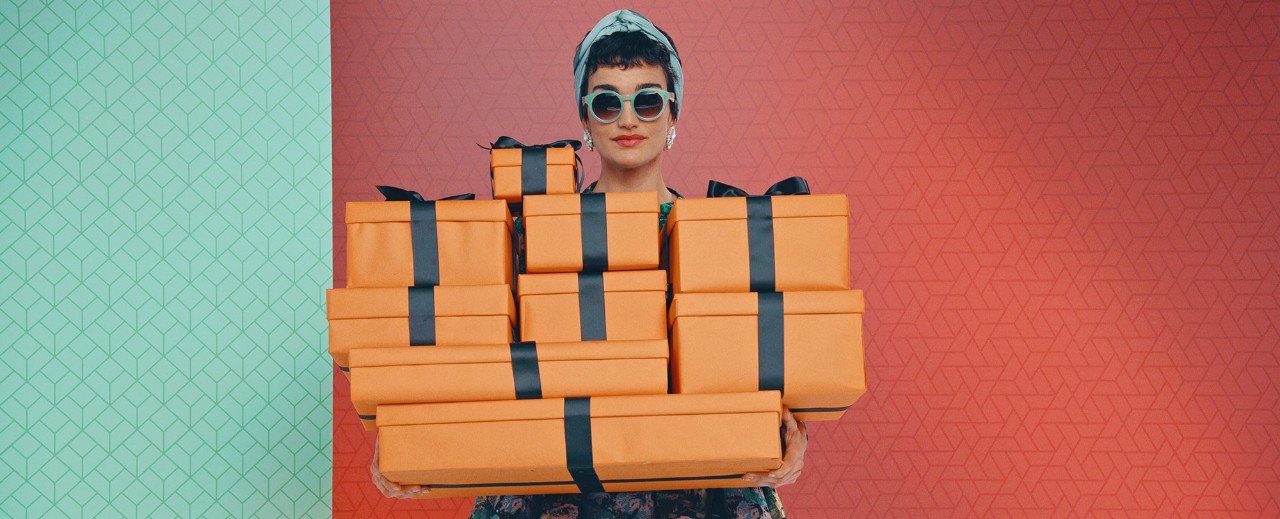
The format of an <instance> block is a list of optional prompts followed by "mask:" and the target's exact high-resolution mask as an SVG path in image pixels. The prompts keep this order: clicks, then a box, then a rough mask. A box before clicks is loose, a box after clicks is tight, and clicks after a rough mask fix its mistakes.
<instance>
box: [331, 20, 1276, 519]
mask: <svg viewBox="0 0 1280 519" xmlns="http://www.w3.org/2000/svg"><path fill="white" fill-rule="evenodd" d="M733 4H735V5H734V6H733V7H730V3H726V2H709V1H708V2H695V3H690V2H669V3H655V2H643V1H642V2H636V3H633V4H631V5H630V6H629V7H632V8H634V9H636V10H638V11H640V12H642V13H645V14H647V15H648V16H650V18H652V19H653V20H654V21H655V22H656V23H657V24H658V25H659V26H660V27H663V28H664V29H666V30H667V31H668V32H670V33H671V34H672V35H673V36H674V38H675V40H676V43H677V45H678V47H679V49H680V51H681V54H682V56H683V58H684V60H685V63H686V73H687V77H688V87H687V89H686V96H687V100H688V104H687V107H688V112H687V113H685V114H684V115H685V117H684V120H682V121H680V123H679V128H680V132H679V133H680V137H679V138H678V139H677V141H676V147H675V149H674V150H672V152H671V153H670V154H668V158H667V161H668V162H666V166H667V168H666V171H667V173H666V175H667V178H668V181H669V182H670V183H671V184H672V185H673V186H674V187H675V188H676V189H678V190H681V191H684V192H685V193H686V194H693V195H700V194H701V193H702V192H704V190H705V187H704V186H705V185H706V181H707V180H709V179H713V178H714V179H718V180H725V181H729V182H731V183H734V184H737V185H741V186H743V187H746V188H749V189H750V190H752V191H759V190H761V189H763V188H764V187H765V186H766V185H768V184H769V183H771V182H772V181H773V180H777V179H781V178H783V177H786V176H789V175H793V174H798V175H803V176H805V177H807V178H809V179H810V180H811V181H812V182H813V184H814V187H815V188H816V190H818V191H822V192H844V193H848V194H849V195H850V196H851V197H852V198H851V204H852V210H853V217H852V231H851V232H852V234H851V237H852V239H853V242H852V243H853V254H852V260H853V269H854V272H853V279H854V284H855V286H856V287H859V288H863V289H866V290H867V305H868V314H867V329H868V331H869V334H870V335H869V340H868V345H867V363H868V378H869V382H870V384H871V390H870V393H868V395H867V396H866V397H864V398H863V399H862V400H861V401H860V402H859V404H858V405H857V406H856V407H855V408H854V409H853V410H852V411H851V412H849V413H848V414H847V415H846V416H845V418H844V419H843V420H842V421H840V422H838V423H834V424H831V423H823V424H815V426H814V435H813V438H812V441H811V444H810V450H809V454H808V456H807V458H806V465H805V471H804V475H803V476H802V478H801V480H800V482H798V483H797V484H794V485H791V486H787V487H783V488H782V489H781V493H782V496H783V499H784V502H785V503H786V506H787V509H788V511H789V512H790V513H791V515H793V516H794V517H801V518H809V517H854V516H857V517H861V516H879V515H886V516H888V515H893V516H909V517H915V516H939V517H950V516H981V517H993V516H994V517H999V516H1017V517H1024V516H1069V515H1077V514H1088V515H1096V516H1125V517H1128V516H1133V515H1138V516H1158V517H1172V516H1182V515H1187V514H1191V513H1193V512H1200V513H1205V512H1209V513H1216V514H1220V515H1238V516H1246V517H1253V516H1265V517H1276V516H1280V503H1278V502H1277V496H1278V495H1280V474H1278V471H1277V468H1278V467H1280V448H1278V446H1277V440H1278V439H1280V389H1278V388H1277V386H1276V383H1277V382H1276V381H1277V380H1280V354H1277V350H1278V348H1277V345H1278V344H1280V329H1278V328H1277V324H1280V317H1277V316H1278V315H1280V299H1278V297H1280V272H1278V271H1277V263H1280V261H1278V260H1277V258H1280V241H1278V238H1280V207H1278V204H1280V156H1278V155H1277V151H1276V150H1277V148H1280V123H1278V121H1280V96H1278V95H1277V93H1278V88H1277V87H1278V86H1280V85H1278V84H1280V2H1275V1H1274V0H1270V1H1253V2H1245V1H1222V0H1212V1H1200V2H1176V3H1175V2H1158V3H1153V2H1143V3H1136V2H1106V1H1074V2H1037V3H1032V2H1024V1H1018V0H997V1H992V2H986V3H983V4H976V3H975V4H971V3H969V2H938V3H936V4H931V3H926V2H913V1H907V2H899V1H872V2H866V1H857V2H851V4H853V5H848V6H837V5H832V4H831V3H803V4H799V3H797V4H791V3H787V4H786V5H785V6H784V5H773V3H770V2H757V3H753V4H754V5H736V4H741V3H740V2H734V3H733ZM836 4H845V2H838V3H836ZM614 8H615V7H614V6H606V5H591V6H589V7H583V6H581V5H579V4H578V3H573V4H563V5H553V4H548V3H544V2H535V3H521V6H520V7H515V6H512V5H509V4H507V3H501V4H499V3H482V4H478V5H477V4H474V3H472V2H455V3H453V4H452V5H449V4H442V3H436V2H432V3H431V5H430V6H427V5H425V3H423V2H412V1H410V0H376V1H370V0H362V1H359V2H356V1H350V0H346V1H339V2H335V3H334V4H333V6H332V9H333V19H334V23H333V70H334V85H333V93H334V105H333V113H334V136H335V139H334V150H333V152H334V184H333V192H334V205H333V210H334V215H333V216H334V220H335V221H337V222H341V221H342V218H343V205H342V204H343V203H344V202H346V201H348V200H371V199H374V198H375V192H374V191H373V188H372V184H374V183H381V182H386V183H392V184H397V185H403V186H408V187H412V188H417V189H420V190H422V191H424V193H429V194H433V195H446V194H453V193H458V192H465V191H474V192H476V193H482V194H487V193H488V187H487V177H486V170H485V167H486V159H487V155H486V154H485V152H484V151H483V150H480V149H478V148H476V147H475V143H483V142H488V141H491V140H493V139H494V138H496V137H497V136H498V135H501V134H509V135H512V136H515V137H517V138H519V139H522V140H525V142H530V141H536V142H546V141H549V140H554V139H559V138H566V137H568V138H573V137H574V136H575V135H580V134H581V128H580V126H579V125H578V123H577V121H576V120H575V115H574V114H575V111H574V107H573V104H571V103H572V86H571V83H572V82H571V77H572V72H571V68H570V62H571V58H572V51H573V47H574V46H575V45H576V44H577V43H578V41H580V39H581V38H582V36H583V34H585V33H586V31H587V30H588V29H589V28H590V27H591V25H592V24H594V23H595V21H596V20H598V19H599V17H600V16H602V15H604V14H605V13H607V12H609V11H611V10H613V9H614ZM585 158H586V160H587V167H588V170H589V171H591V172H596V171H598V160H597V159H596V157H595V155H593V154H591V153H586V154H585ZM593 176H594V174H593V175H590V176H589V177H593ZM343 236H344V235H343V229H342V227H341V226H337V227H335V229H334V251H335V254H334V263H335V269H336V270H335V272H336V273H337V274H336V275H335V280H334V281H335V282H336V283H338V284H339V285H341V284H342V283H343V282H344V280H343V277H342V267H343V257H344V256H343V254H344V249H343V239H344V238H343ZM334 380H335V381H336V382H335V384H334V412H335V423H334V498H333V499H334V502H333V505H334V510H335V513H336V514H337V515H340V516H344V517H354V516H361V517H390V516H393V515H395V516H401V515H404V516H407V515H408V512H409V511H411V510H428V511H430V513H429V514H426V515H428V516H430V517H460V516H464V515H465V511H466V510H467V509H469V506H470V501H469V500H450V501H427V502H422V503H402V502H393V501H391V500H386V499H383V498H382V497H381V495H380V494H379V493H378V492H377V490H375V489H374V488H373V487H372V486H371V485H370V483H369V472H368V465H369V455H370V453H371V447H372V439H373V435H372V434H371V433H366V432H364V431H362V430H361V429H360V427H359V425H358V423H357V421H356V419H355V416H354V414H353V413H352V411H351V409H350V405H349V404H348V403H347V402H346V400H345V399H346V395H347V393H346V391H347V386H346V382H345V381H344V380H343V379H342V378H341V377H340V376H338V377H335V379H334ZM417 516H422V514H419V515H417Z"/></svg>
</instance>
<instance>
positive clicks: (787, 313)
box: [670, 290, 867, 420]
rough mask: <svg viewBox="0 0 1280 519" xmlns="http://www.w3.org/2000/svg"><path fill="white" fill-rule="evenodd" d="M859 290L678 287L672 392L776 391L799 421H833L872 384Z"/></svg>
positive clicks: (673, 306) (674, 309)
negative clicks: (700, 291) (729, 291)
mask: <svg viewBox="0 0 1280 519" xmlns="http://www.w3.org/2000/svg"><path fill="white" fill-rule="evenodd" d="M863 307H864V304H863V298H862V291H861V290H840V291H824V292H785V293H781V292H768V293H736V294H698V293H690V294H676V295H675V298H674V300H673V301H672V303H671V311H670V321H671V348H672V349H671V385H672V391H673V392H675V393H719V392H737V391H755V390H779V391H781V392H782V403H783V405H785V406H786V407H787V408H789V409H790V410H791V412H792V413H794V414H795V415H796V417H797V418H799V419H802V420H836V419H839V418H840V416H841V415H843V414H844V411H845V410H846V409H848V408H849V406H850V405H852V404H853V402H854V401H855V400H857V399H858V397H860V396H862V394H863V393H865V392H866V391H867V379H866V371H865V367H864V364H863V345H862V312H863Z"/></svg>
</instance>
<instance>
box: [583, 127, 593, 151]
mask: <svg viewBox="0 0 1280 519" xmlns="http://www.w3.org/2000/svg"><path fill="white" fill-rule="evenodd" d="M582 140H584V141H587V149H589V150H595V149H596V147H595V145H593V144H591V132H588V131H587V130H586V128H583V129H582Z"/></svg>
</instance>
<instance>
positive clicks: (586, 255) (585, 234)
mask: <svg viewBox="0 0 1280 519" xmlns="http://www.w3.org/2000/svg"><path fill="white" fill-rule="evenodd" d="M578 199H579V212H580V213H581V220H582V222H581V223H582V270H584V271H603V270H609V220H608V218H609V213H608V211H607V210H606V209H605V194H604V193H584V194H581V195H578Z"/></svg>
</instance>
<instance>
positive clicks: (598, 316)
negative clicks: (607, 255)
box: [519, 270, 667, 342]
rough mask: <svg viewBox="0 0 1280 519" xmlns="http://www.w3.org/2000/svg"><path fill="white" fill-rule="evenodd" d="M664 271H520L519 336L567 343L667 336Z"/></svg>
mask: <svg viewBox="0 0 1280 519" xmlns="http://www.w3.org/2000/svg"><path fill="white" fill-rule="evenodd" d="M666 290H667V278H666V272H665V271H662V270H638V271H625V272H578V273H561V274H521V275H520V285H519V297H520V301H519V304H520V337H521V339H523V340H527V341H548V342H571V341H603V340H610V341H613V340H659V339H666V338H667V323H666V309H667V295H666Z"/></svg>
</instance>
